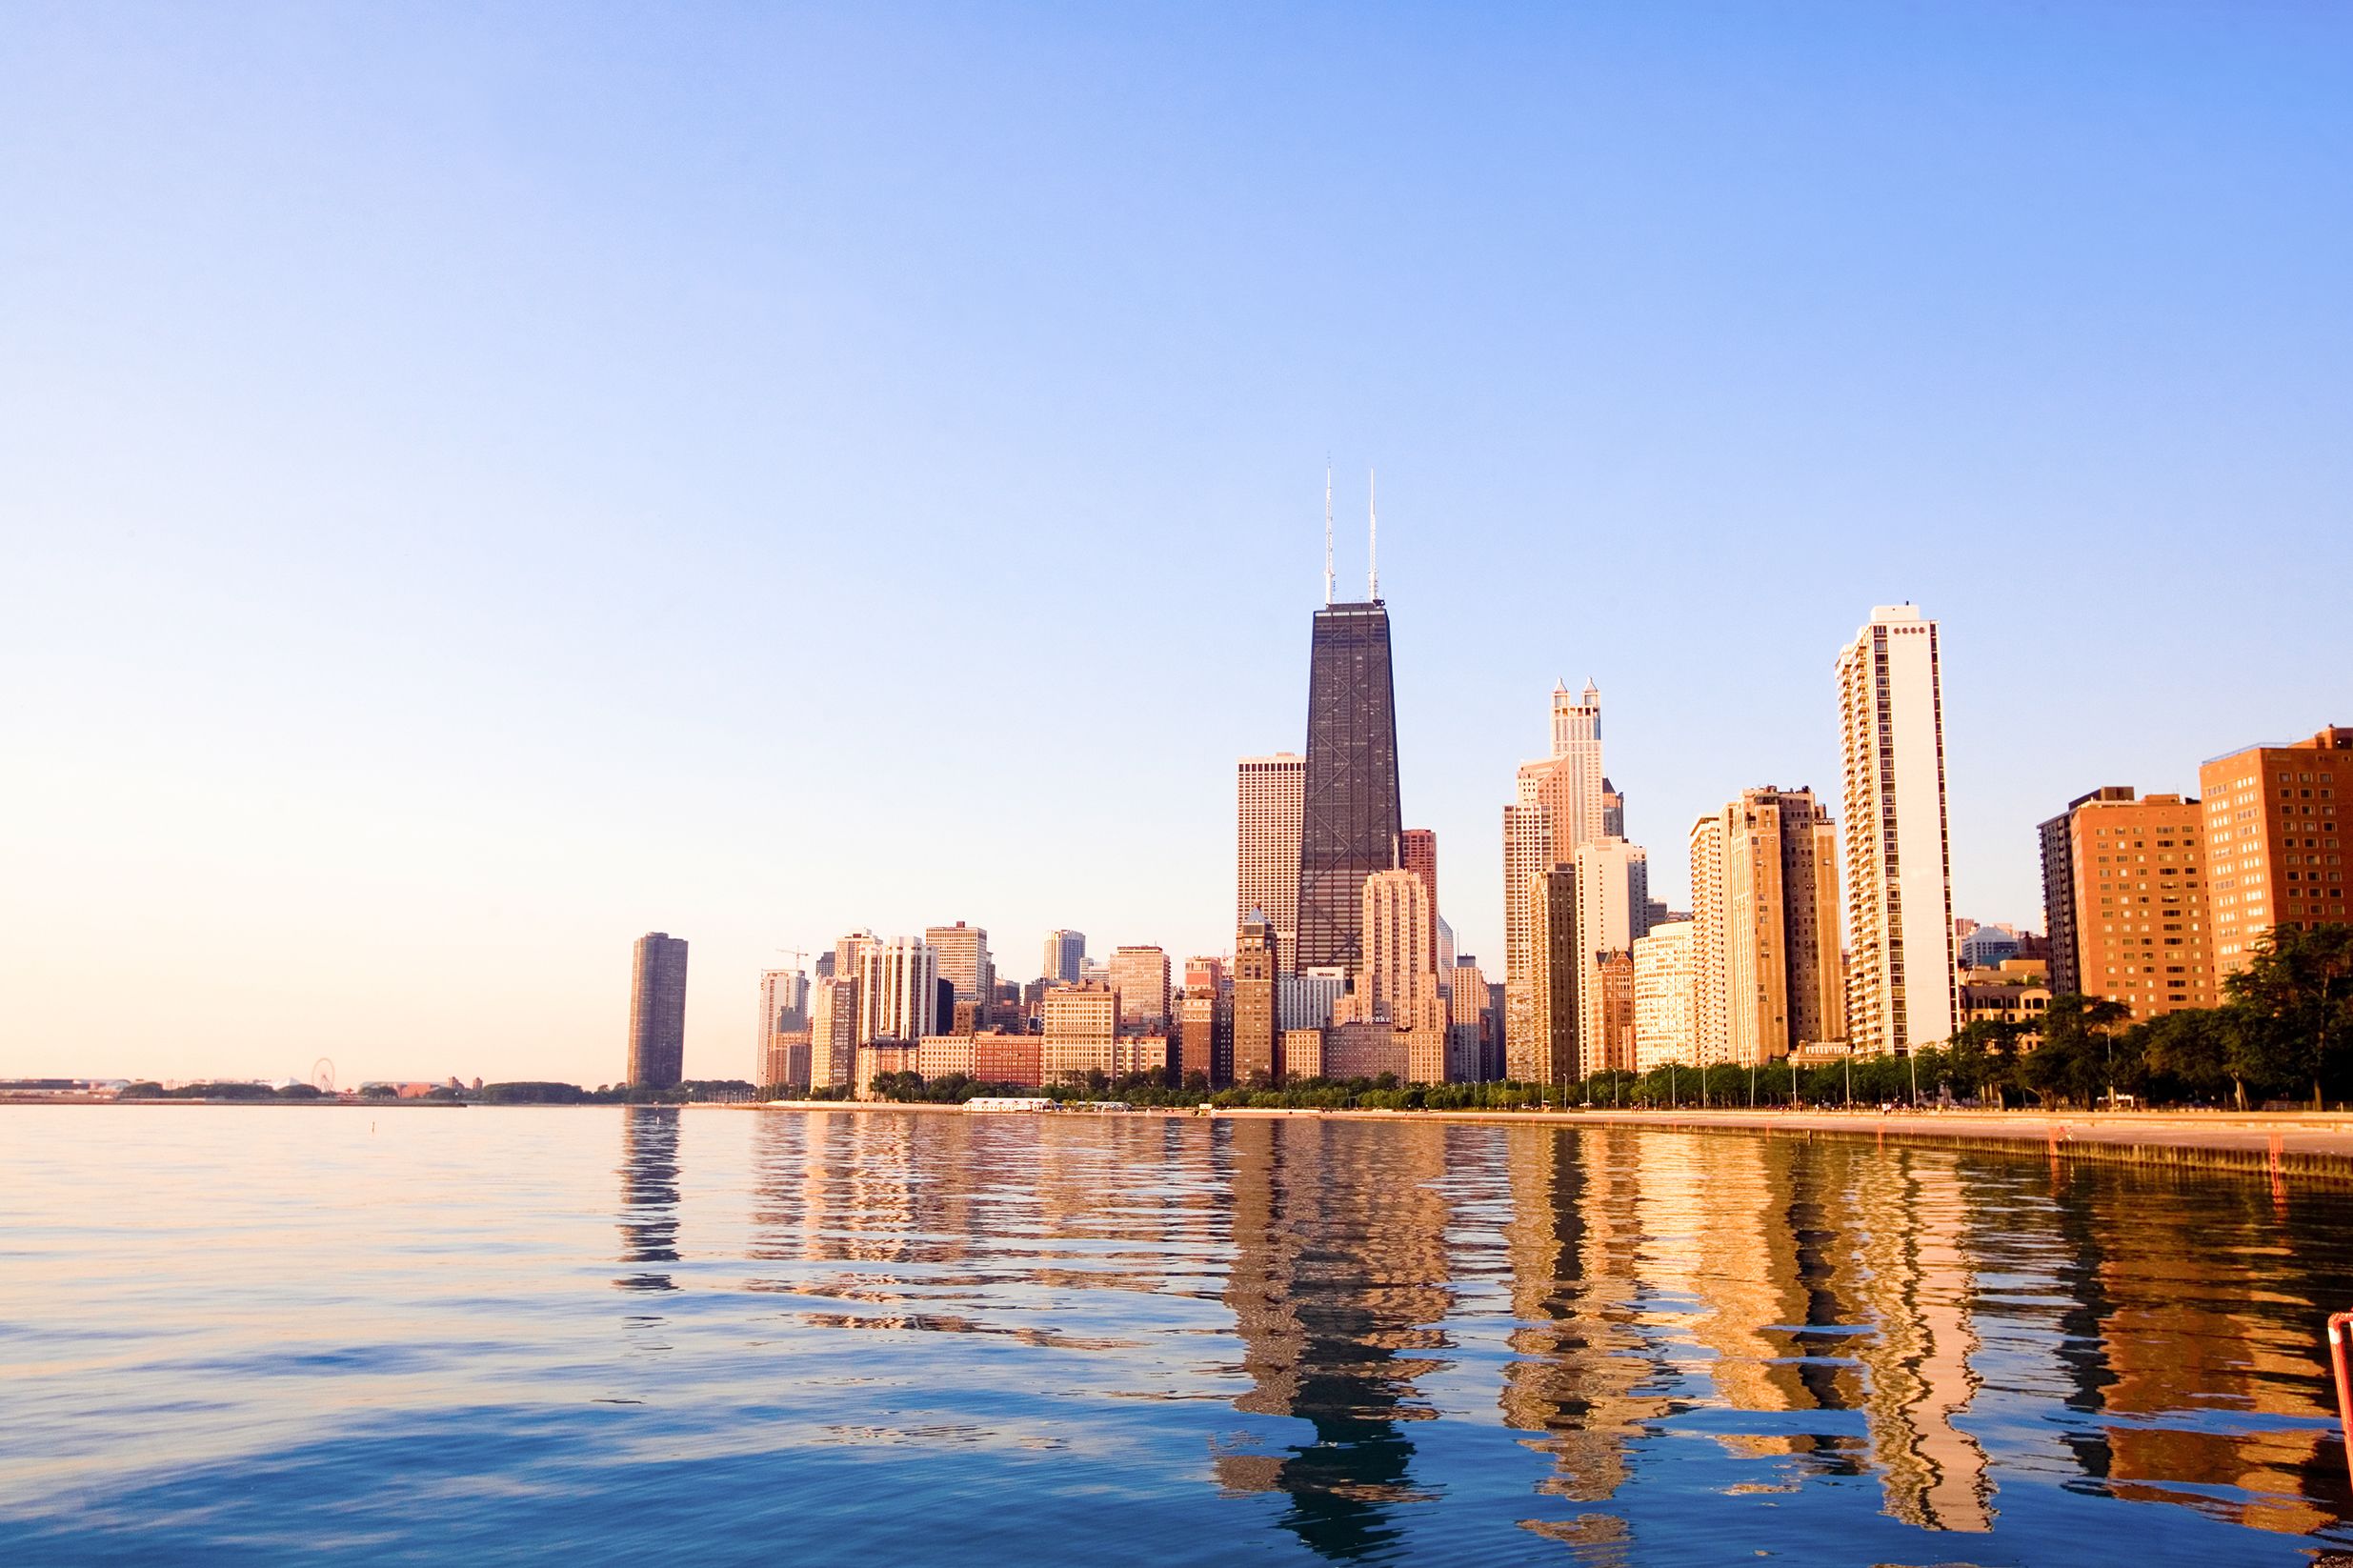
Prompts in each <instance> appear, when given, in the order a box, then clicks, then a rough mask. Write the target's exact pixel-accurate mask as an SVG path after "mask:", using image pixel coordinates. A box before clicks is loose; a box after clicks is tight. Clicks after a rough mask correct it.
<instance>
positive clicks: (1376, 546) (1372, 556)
mask: <svg viewBox="0 0 2353 1568" xmlns="http://www.w3.org/2000/svg"><path fill="white" fill-rule="evenodd" d="M1373 478H1374V474H1373V471H1372V470H1371V469H1366V470H1365V471H1364V516H1365V520H1366V521H1367V522H1368V523H1370V524H1371V525H1372V542H1371V548H1370V550H1369V552H1368V553H1366V555H1365V557H1364V561H1365V573H1364V586H1365V595H1364V596H1365V597H1366V598H1367V599H1370V600H1372V601H1373V602H1374V603H1376V604H1378V603H1379V602H1380V509H1379V508H1378V507H1377V506H1376V505H1374V502H1373Z"/></svg>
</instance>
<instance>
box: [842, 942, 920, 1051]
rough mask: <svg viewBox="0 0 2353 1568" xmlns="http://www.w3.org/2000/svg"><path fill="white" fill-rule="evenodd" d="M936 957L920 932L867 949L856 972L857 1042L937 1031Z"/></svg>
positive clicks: (909, 1039)
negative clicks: (917, 934) (916, 934)
mask: <svg viewBox="0 0 2353 1568" xmlns="http://www.w3.org/2000/svg"><path fill="white" fill-rule="evenodd" d="M938 1019H939V955H937V954H935V953H934V952H933V951H932V950H931V948H930V947H929V946H927V945H925V943H924V941H923V938H921V937H920V936H894V937H893V938H891V940H889V941H887V942H877V943H875V945H874V946H872V947H870V948H868V949H867V950H866V954H865V957H864V959H863V960H862V962H861V965H860V968H859V972H858V1044H860V1045H864V1044H866V1043H867V1042H868V1041H870V1040H904V1041H906V1042H907V1043H909V1044H911V1045H912V1044H914V1043H915V1041H917V1040H920V1039H922V1038H923V1036H924V1035H936V1034H938V1033H939V1027H938Z"/></svg>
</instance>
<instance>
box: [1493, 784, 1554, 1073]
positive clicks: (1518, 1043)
mask: <svg viewBox="0 0 2353 1568" xmlns="http://www.w3.org/2000/svg"><path fill="white" fill-rule="evenodd" d="M1532 766H1533V764H1532ZM1528 784H1529V779H1528V771H1527V769H1526V768H1522V769H1521V770H1520V785H1521V789H1522V793H1523V794H1527V793H1529V791H1528ZM1552 865H1553V858H1552V814H1551V813H1550V812H1549V811H1547V810H1546V809H1545V808H1544V807H1543V806H1542V805H1541V804H1539V803H1538V802H1536V801H1534V800H1532V799H1522V800H1521V801H1519V802H1518V803H1516V804H1514V805H1510V806H1506V807H1504V808H1503V1018H1502V1026H1503V1058H1504V1071H1505V1074H1506V1075H1507V1076H1510V1077H1512V1078H1517V1079H1523V1080H1524V1081H1532V1082H1543V1081H1548V1080H1546V1079H1545V1078H1544V1077H1543V1075H1542V1069H1541V1067H1540V1065H1539V1064H1540V1063H1542V1062H1543V1061H1544V1060H1545V1059H1546V1055H1545V1054H1546V1052H1547V1051H1548V1050H1549V1046H1548V1045H1547V1043H1546V1037H1545V1033H1544V1030H1543V1029H1542V1027H1541V1026H1540V1025H1539V1024H1538V1020H1537V1012H1536V990H1537V979H1536V948H1537V944H1536V927H1535V924H1534V921H1535V909H1536V906H1535V904H1534V903H1533V902H1531V899H1530V894H1529V887H1530V883H1531V879H1532V878H1534V877H1535V876H1536V875H1538V874H1539V873H1541V872H1545V871H1548V870H1550V869H1551V868H1552ZM1522 1068H1526V1069H1527V1070H1528V1071H1527V1073H1526V1074H1523V1073H1522V1072H1521V1071H1520V1069H1522Z"/></svg>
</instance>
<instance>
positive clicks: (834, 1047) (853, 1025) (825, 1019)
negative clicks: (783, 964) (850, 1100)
mask: <svg viewBox="0 0 2353 1568" xmlns="http://www.w3.org/2000/svg"><path fill="white" fill-rule="evenodd" d="M857 1055H858V977H857V976H856V975H827V976H825V977H824V978H823V979H821V980H819V981H817V983H816V984H815V986H814V987H813V988H812V989H811V991H810V994H809V1083H810V1086H811V1087H812V1088H815V1089H847V1088H850V1087H852V1086H853V1082H852V1080H853V1079H854V1078H855V1075H856V1072H857Z"/></svg>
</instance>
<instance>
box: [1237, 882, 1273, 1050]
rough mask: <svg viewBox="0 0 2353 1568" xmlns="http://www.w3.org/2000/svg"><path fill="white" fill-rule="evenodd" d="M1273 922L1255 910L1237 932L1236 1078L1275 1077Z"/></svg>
mask: <svg viewBox="0 0 2353 1568" xmlns="http://www.w3.org/2000/svg"><path fill="white" fill-rule="evenodd" d="M1276 955H1277V942H1276V933H1275V925H1274V922H1273V921H1271V920H1269V919H1268V918H1267V917H1266V915H1265V914H1264V912H1262V911H1259V910H1252V911H1251V912H1250V914H1249V915H1246V916H1244V917H1243V919H1242V923H1241V925H1240V927H1239V928H1238V929H1237V931H1236V933H1235V936H1234V1081H1235V1082H1236V1083H1241V1084H1249V1083H1272V1082H1273V1081H1274V1079H1275V1071H1276V1060H1275V976H1276V974H1277V967H1276Z"/></svg>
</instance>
